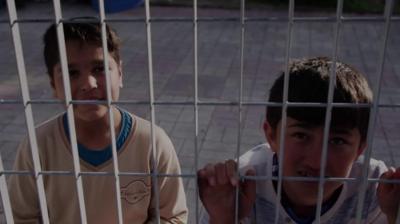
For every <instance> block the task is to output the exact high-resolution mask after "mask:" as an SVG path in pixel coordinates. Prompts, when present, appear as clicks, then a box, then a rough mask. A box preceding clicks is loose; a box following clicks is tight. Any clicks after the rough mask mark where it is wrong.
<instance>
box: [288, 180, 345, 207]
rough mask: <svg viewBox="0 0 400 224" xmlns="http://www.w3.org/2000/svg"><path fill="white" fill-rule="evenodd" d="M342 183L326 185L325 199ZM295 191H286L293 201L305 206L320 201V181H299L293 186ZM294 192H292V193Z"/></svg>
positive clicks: (313, 204) (314, 204)
mask: <svg viewBox="0 0 400 224" xmlns="http://www.w3.org/2000/svg"><path fill="white" fill-rule="evenodd" d="M339 187H340V185H338V186H336V185H330V186H326V185H325V187H324V192H323V193H324V196H323V201H326V200H328V199H329V198H330V197H331V196H332V195H333V193H334V192H335V190H336V189H338V188H339ZM291 188H292V189H293V190H294V192H286V193H287V194H288V197H289V199H290V200H291V201H295V202H296V203H298V204H302V205H304V206H316V205H317V203H318V193H319V190H318V189H319V183H318V182H298V183H297V184H295V185H293V186H292V187H291ZM291 193H292V194H291Z"/></svg>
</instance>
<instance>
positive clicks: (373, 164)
mask: <svg viewBox="0 0 400 224" xmlns="http://www.w3.org/2000/svg"><path fill="white" fill-rule="evenodd" d="M273 157H274V152H273V151H272V150H271V149H270V147H269V145H268V144H261V145H258V146H256V147H254V148H253V149H251V150H250V151H248V152H246V153H245V154H243V155H242V156H241V157H240V159H239V163H240V166H239V167H240V172H241V173H244V172H245V171H246V170H247V169H248V168H249V167H253V168H254V169H255V170H256V175H257V176H263V177H266V178H265V179H266V180H264V181H260V180H258V181H257V185H256V191H257V195H256V201H255V204H254V207H253V209H252V213H251V215H250V217H248V218H247V219H244V220H242V223H258V224H261V223H262V224H264V223H265V224H267V223H274V222H275V210H276V204H275V203H276V198H277V193H276V191H275V189H274V186H273V183H272V168H273ZM362 166H363V158H362V157H360V158H359V159H358V160H357V161H355V162H354V164H353V167H352V169H351V171H350V175H349V177H350V178H354V177H361V176H362ZM369 169H370V170H369V176H368V178H379V177H380V175H381V174H382V173H383V172H385V171H386V170H387V167H386V165H385V164H384V162H382V161H377V160H375V159H371V160H370V165H369ZM361 184H362V183H361V182H359V181H347V182H345V183H344V184H343V189H342V191H341V193H340V195H339V197H338V199H337V200H336V202H335V203H334V204H333V206H332V207H331V208H330V209H329V210H328V211H326V212H325V213H324V214H323V215H322V216H321V219H320V221H321V223H323V224H345V223H355V222H356V213H357V212H356V211H357V202H358V191H359V189H360V188H361ZM376 188H377V183H370V184H369V185H368V188H367V192H366V195H365V200H364V206H363V212H362V221H361V223H375V224H378V223H382V224H383V223H386V222H387V221H386V216H385V215H384V214H383V213H382V212H381V210H380V208H379V205H378V201H377V197H376ZM202 223H208V215H207V214H204V217H203V218H202ZM278 223H280V224H281V223H282V224H283V223H296V222H295V221H294V220H293V219H292V218H291V217H290V216H289V214H288V213H287V212H286V211H285V209H284V208H283V207H282V205H281V204H280V205H279V222H278Z"/></svg>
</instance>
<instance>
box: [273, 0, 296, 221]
mask: <svg viewBox="0 0 400 224" xmlns="http://www.w3.org/2000/svg"><path fill="white" fill-rule="evenodd" d="M293 16H294V0H289V8H288V17H289V21H288V23H287V26H288V27H287V32H286V38H287V39H286V53H285V75H284V81H283V99H282V103H283V106H282V119H281V131H280V139H279V159H278V160H279V162H278V163H279V164H278V166H279V168H278V169H279V171H278V186H277V197H276V202H275V205H276V206H275V222H274V223H275V224H278V223H279V213H280V211H279V210H280V206H279V205H280V203H281V199H282V180H283V179H282V177H283V157H284V155H285V133H286V123H287V113H286V112H287V107H288V104H287V102H288V95H289V72H290V68H289V66H290V64H289V59H290V48H291V42H292V27H293Z"/></svg>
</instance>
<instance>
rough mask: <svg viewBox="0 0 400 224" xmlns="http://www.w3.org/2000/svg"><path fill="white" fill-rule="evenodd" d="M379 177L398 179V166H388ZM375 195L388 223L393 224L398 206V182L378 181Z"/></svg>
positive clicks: (399, 170)
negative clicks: (395, 167)
mask: <svg viewBox="0 0 400 224" xmlns="http://www.w3.org/2000/svg"><path fill="white" fill-rule="evenodd" d="M381 179H386V180H399V181H400V167H399V168H397V169H396V170H395V169H394V168H393V167H392V168H390V169H389V170H388V171H386V172H385V173H384V174H382V176H381ZM377 195H378V201H379V206H380V207H381V210H382V212H383V213H385V214H386V216H387V219H388V223H389V224H394V223H395V222H396V216H397V215H399V214H397V211H398V210H399V206H400V183H379V186H378V191H377Z"/></svg>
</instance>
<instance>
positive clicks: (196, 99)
mask: <svg viewBox="0 0 400 224" xmlns="http://www.w3.org/2000/svg"><path fill="white" fill-rule="evenodd" d="M198 50H199V49H198V21H197V0H193V74H194V80H193V81H194V103H193V109H194V168H195V171H197V170H198V169H199V89H198V85H199V82H198V81H199V67H198V66H199V59H198V53H199V52H198ZM195 174H196V179H195V183H196V182H197V179H198V176H197V172H195ZM195 186H196V187H195V195H196V197H195V198H196V199H195V203H196V204H195V209H196V211H195V212H196V214H195V218H196V224H198V223H199V219H200V217H199V197H197V195H199V186H198V185H197V184H195Z"/></svg>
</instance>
